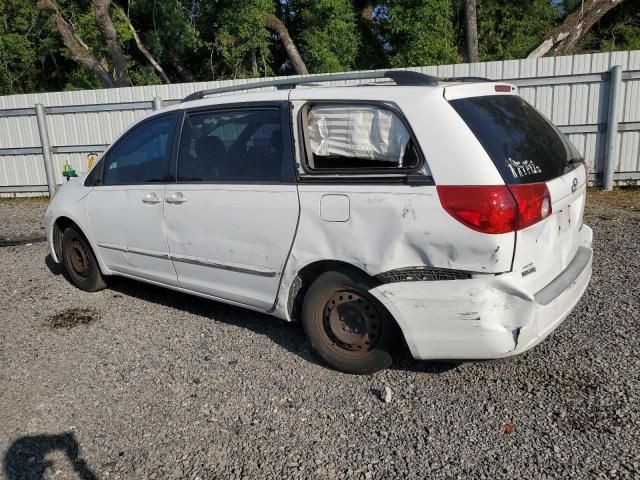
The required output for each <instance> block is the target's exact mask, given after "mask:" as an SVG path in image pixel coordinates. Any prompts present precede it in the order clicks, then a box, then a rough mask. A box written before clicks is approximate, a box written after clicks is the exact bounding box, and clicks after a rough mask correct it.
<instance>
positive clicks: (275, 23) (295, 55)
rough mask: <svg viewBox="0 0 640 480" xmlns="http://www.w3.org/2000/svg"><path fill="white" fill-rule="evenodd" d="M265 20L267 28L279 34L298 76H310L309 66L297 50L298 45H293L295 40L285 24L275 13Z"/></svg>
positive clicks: (267, 16) (268, 15) (269, 14)
mask: <svg viewBox="0 0 640 480" xmlns="http://www.w3.org/2000/svg"><path fill="white" fill-rule="evenodd" d="M264 20H265V24H266V25H267V28H269V29H271V30H273V31H275V32H276V33H277V34H278V37H279V38H280V41H281V42H282V46H283V47H284V49H285V51H286V52H287V56H288V57H289V60H290V61H291V65H292V66H293V70H294V71H295V72H296V73H297V74H298V75H308V74H309V70H307V66H306V65H305V63H304V60H302V57H301V56H300V53H299V52H298V49H297V48H296V44H295V43H293V40H292V39H291V36H290V35H289V31H288V30H287V27H285V26H284V23H282V21H281V20H280V19H279V18H278V17H276V16H275V15H274V14H273V13H268V14H267V15H265V19H264Z"/></svg>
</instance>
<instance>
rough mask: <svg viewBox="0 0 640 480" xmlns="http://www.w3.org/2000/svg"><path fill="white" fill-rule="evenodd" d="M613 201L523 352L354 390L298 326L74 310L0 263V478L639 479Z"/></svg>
mask: <svg viewBox="0 0 640 480" xmlns="http://www.w3.org/2000/svg"><path fill="white" fill-rule="evenodd" d="M625 195H630V197H627V196H624V195H623V196H624V198H631V201H630V205H626V204H624V203H616V202H609V203H607V202H608V201H607V200H606V198H605V199H604V200H603V197H602V196H599V195H594V199H595V201H594V200H593V199H592V200H591V201H590V207H589V210H588V214H587V221H588V223H590V224H591V225H592V227H593V228H594V230H595V251H596V254H595V261H594V271H595V273H594V277H593V280H592V283H591V285H590V287H589V289H588V291H587V293H586V295H585V297H584V299H583V301H582V302H581V303H580V304H579V306H578V307H577V308H576V310H575V311H574V312H573V313H572V314H571V316H570V317H569V318H568V319H567V321H566V322H565V323H564V324H563V325H562V326H561V327H560V328H559V329H558V330H557V331H556V332H555V333H554V334H552V335H551V336H550V337H549V338H548V339H547V340H546V341H545V342H543V343H542V344H541V345H540V346H538V347H537V348H535V349H534V350H533V351H531V352H528V353H526V354H524V355H522V356H519V357H517V358H515V359H513V360H511V361H506V362H499V363H463V364H458V365H456V364H447V363H428V362H416V361H413V360H411V359H410V358H408V357H407V356H406V355H405V356H404V357H403V358H401V359H400V361H399V362H398V364H397V365H396V366H395V367H394V369H392V370H388V371H385V372H380V373H378V374H375V375H372V376H362V377H357V376H350V375H345V374H340V373H337V372H334V371H332V370H329V369H328V368H326V367H324V366H323V365H321V364H319V363H318V361H317V360H316V358H315V357H314V356H313V355H312V353H311V352H310V350H309V348H308V346H307V345H306V343H305V341H304V338H303V335H302V332H301V329H300V328H299V326H297V325H294V324H286V323H284V322H280V321H277V320H274V319H271V318H269V317H266V316H264V315H260V314H256V313H252V312H249V311H244V310H241V309H237V308H233V307H229V306H225V305H222V304H218V303H213V302H208V301H204V300H201V299H198V298H195V297H189V296H186V295H182V294H178V293H173V292H170V291H166V290H161V289H158V288H155V287H150V286H145V285H142V284H138V283H134V282H129V281H124V280H121V281H118V282H116V283H115V284H114V285H113V287H112V288H111V289H108V290H104V291H102V292H100V293H96V294H88V293H83V292H81V291H79V290H76V289H74V288H73V287H71V285H70V284H69V283H68V282H67V281H66V280H65V279H64V277H63V276H62V275H61V272H60V269H59V268H58V267H57V266H55V265H53V264H52V263H51V261H50V259H47V258H46V256H47V252H46V250H45V246H44V244H43V243H37V244H33V245H23V246H16V247H6V248H0V272H2V274H1V275H0V305H1V314H0V332H2V342H0V366H1V367H0V459H2V462H3V463H2V465H3V469H2V473H0V476H2V475H4V478H6V479H7V480H14V479H19V478H55V479H61V478H62V479H66V478H88V479H91V478H122V479H131V478H191V479H193V478H197V477H200V478H201V479H205V478H273V479H276V478H278V479H279V478H336V477H338V478H391V477H396V478H426V477H429V478H488V479H493V478H569V477H573V478H639V477H640V453H639V451H640V447H639V441H638V439H639V438H640V424H639V422H640V404H639V396H640V388H639V385H640V383H639V372H640V368H639V367H640V356H639V353H640V342H639V339H638V330H639V327H640V325H639V319H640V314H639V312H640V297H639V296H638V294H637V285H638V284H639V283H640V268H638V258H640V211H638V206H640V195H639V194H638V191H637V190H636V191H630V192H627V193H626V194H625ZM9 205H10V206H9ZM11 208H16V209H18V208H19V212H15V211H12V210H11ZM634 209H635V210H634ZM41 210H42V209H41V205H40V204H37V202H36V204H29V203H27V204H19V203H11V204H10V203H0V215H2V217H1V220H2V221H1V223H2V228H6V227H7V225H6V224H7V221H6V218H9V219H10V223H11V224H12V225H11V228H14V225H13V222H14V221H15V219H19V220H20V222H22V221H23V220H22V219H23V218H24V219H25V220H24V221H25V222H26V221H27V219H32V220H31V222H32V224H33V228H34V229H37V228H39V219H40V215H41ZM7 215H9V216H8V217H7ZM16 228H17V229H19V230H23V229H25V228H27V227H26V224H25V226H24V227H23V226H21V225H18V226H17V227H16ZM24 233H28V232H26V231H25V232H24ZM389 393H390V394H391V395H390V396H391V398H390V401H389V402H388V403H386V402H383V401H382V400H381V398H382V397H385V398H386V399H389V398H388V396H389Z"/></svg>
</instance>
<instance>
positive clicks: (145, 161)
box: [103, 115, 176, 185]
mask: <svg viewBox="0 0 640 480" xmlns="http://www.w3.org/2000/svg"><path fill="white" fill-rule="evenodd" d="M175 124H176V116H175V115H168V116H162V117H158V118H154V119H152V120H149V121H146V122H144V123H142V124H140V125H138V126H136V127H134V128H133V129H132V130H131V131H130V132H128V133H126V134H125V135H124V136H123V137H122V138H121V139H120V140H119V141H118V143H117V144H116V145H114V147H113V148H112V149H111V150H110V151H109V153H108V154H107V156H106V157H105V160H104V164H105V165H104V173H103V184H104V185H123V184H135V183H156V182H165V181H166V179H167V175H168V173H169V158H170V153H171V152H170V150H171V148H170V145H171V138H172V136H173V131H174V128H175Z"/></svg>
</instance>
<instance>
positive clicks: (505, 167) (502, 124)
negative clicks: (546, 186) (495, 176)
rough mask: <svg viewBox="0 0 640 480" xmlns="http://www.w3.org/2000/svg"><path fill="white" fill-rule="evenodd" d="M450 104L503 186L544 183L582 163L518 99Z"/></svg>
mask: <svg viewBox="0 0 640 480" xmlns="http://www.w3.org/2000/svg"><path fill="white" fill-rule="evenodd" d="M450 103H451V105H452V106H453V108H454V109H455V110H456V112H458V114H459V115H460V116H461V117H462V119H463V120H464V122H465V123H466V124H467V126H468V127H469V128H470V129H471V131H472V132H473V133H474V134H475V136H476V137H477V139H478V141H479V142H480V143H481V144H482V146H483V147H484V149H485V150H486V151H487V154H488V155H489V156H490V157H491V160H492V161H493V163H494V164H495V166H496V168H497V169H498V171H499V172H500V175H502V178H503V179H504V181H505V183H506V184H516V183H532V182H546V181H548V180H551V179H554V178H557V177H559V176H561V175H563V174H564V173H566V172H568V171H569V170H572V169H573V168H575V166H576V165H575V162H576V160H581V157H580V154H579V153H578V152H577V151H576V149H575V147H573V145H571V143H570V142H569V141H568V140H567V139H566V138H565V136H564V135H563V134H562V133H561V132H560V131H559V130H558V129H557V128H556V127H554V126H553V125H552V124H551V122H549V121H548V120H547V119H546V118H545V117H544V116H542V114H540V113H539V112H538V111H537V110H536V109H535V108H533V107H532V106H531V105H529V104H528V103H527V102H526V101H524V100H523V99H522V98H521V97H518V96H515V95H489V96H486V97H471V98H461V99H458V100H452V101H450Z"/></svg>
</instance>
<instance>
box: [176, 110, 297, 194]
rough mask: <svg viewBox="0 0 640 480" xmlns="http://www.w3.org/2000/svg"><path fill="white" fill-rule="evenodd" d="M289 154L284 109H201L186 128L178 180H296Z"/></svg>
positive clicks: (184, 128) (180, 153) (186, 124)
mask: <svg viewBox="0 0 640 480" xmlns="http://www.w3.org/2000/svg"><path fill="white" fill-rule="evenodd" d="M285 158H286V159H288V158H289V157H287V156H285V155H284V150H283V132H282V129H281V120H280V110H278V109H276V108H274V109H261V110H246V111H236V110H234V111H212V112H196V113H192V114H189V115H187V117H186V118H185V121H184V126H183V128H182V138H181V141H180V152H179V155H178V181H179V182H280V181H287V180H289V181H291V180H292V179H293V164H291V163H290V162H287V161H286V160H285Z"/></svg>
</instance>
